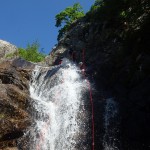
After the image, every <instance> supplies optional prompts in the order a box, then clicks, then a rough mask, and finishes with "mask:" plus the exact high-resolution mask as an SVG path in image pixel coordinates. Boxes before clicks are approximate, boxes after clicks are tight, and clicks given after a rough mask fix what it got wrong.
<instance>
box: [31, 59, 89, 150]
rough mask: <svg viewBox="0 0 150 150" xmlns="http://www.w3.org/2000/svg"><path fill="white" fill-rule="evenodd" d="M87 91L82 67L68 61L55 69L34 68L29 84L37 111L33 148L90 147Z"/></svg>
mask: <svg viewBox="0 0 150 150" xmlns="http://www.w3.org/2000/svg"><path fill="white" fill-rule="evenodd" d="M87 90H88V89H87V81H86V80H85V79H84V78H83V76H82V74H81V73H80V71H79V68H78V67H76V66H75V65H73V64H71V63H70V62H68V61H64V62H63V64H62V65H61V66H56V67H53V68H44V67H41V66H36V67H35V69H34V71H33V73H32V81H31V84H30V95H31V98H32V99H33V104H32V105H33V108H34V110H35V111H34V112H33V114H32V115H33V118H34V120H35V125H34V128H33V129H32V130H31V131H30V147H29V149H30V150H80V149H81V150H87V149H89V148H88V144H87V142H86V139H87V137H86V136H87V133H88V130H89V129H88V128H89V127H88V123H87V122H88V117H87V115H88V113H87V111H86V109H85V104H86V98H84V94H85V93H86V91H87Z"/></svg>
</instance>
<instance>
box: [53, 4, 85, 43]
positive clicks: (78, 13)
mask: <svg viewBox="0 0 150 150" xmlns="http://www.w3.org/2000/svg"><path fill="white" fill-rule="evenodd" d="M83 16H84V12H83V10H82V7H81V5H80V4H79V3H75V4H74V5H73V6H72V7H67V8H66V9H65V10H63V11H62V12H60V13H59V14H57V15H56V16H55V19H56V25H55V26H56V27H62V28H61V29H60V30H59V35H58V40H59V39H60V37H61V36H62V35H63V34H64V33H65V32H66V31H67V30H68V28H69V27H70V25H71V23H73V22H74V21H75V20H77V19H79V18H81V17H83Z"/></svg>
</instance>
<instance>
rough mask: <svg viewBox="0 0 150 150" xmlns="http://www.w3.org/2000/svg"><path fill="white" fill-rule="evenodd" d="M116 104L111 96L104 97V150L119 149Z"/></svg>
mask: <svg viewBox="0 0 150 150" xmlns="http://www.w3.org/2000/svg"><path fill="white" fill-rule="evenodd" d="M117 117H118V106H117V103H116V102H115V101H114V99H113V98H108V99H106V105H105V111H104V130H105V133H104V137H103V147H104V150H119V148H118V143H119V140H118V138H117V134H118V131H119V129H118V122H117Z"/></svg>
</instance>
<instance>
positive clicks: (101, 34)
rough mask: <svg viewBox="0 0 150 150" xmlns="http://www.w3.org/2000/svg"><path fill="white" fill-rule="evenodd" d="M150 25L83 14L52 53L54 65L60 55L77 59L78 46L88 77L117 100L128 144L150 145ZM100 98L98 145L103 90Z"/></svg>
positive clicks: (122, 133)
mask: <svg viewBox="0 0 150 150" xmlns="http://www.w3.org/2000/svg"><path fill="white" fill-rule="evenodd" d="M131 24H132V21H131ZM143 24H144V23H143ZM149 26H150V23H149V22H148V21H147V22H145V25H144V26H141V29H140V30H138V31H136V32H135V31H134V29H132V28H131V29H128V30H129V31H127V29H126V27H124V25H123V22H120V23H119V24H118V23H117V22H108V21H104V22H99V21H98V20H97V22H94V21H93V22H92V21H90V20H89V19H87V20H86V19H85V18H83V19H81V20H80V21H77V22H76V23H75V24H73V25H72V26H71V27H70V29H69V31H68V32H66V34H65V35H64V36H63V37H62V38H61V39H60V41H59V42H58V45H56V47H54V49H53V50H52V52H51V53H50V55H49V56H48V57H47V62H48V63H47V64H48V65H53V64H54V62H55V60H57V58H58V59H59V57H60V56H63V57H68V58H69V59H71V60H72V56H70V55H69V50H70V49H72V50H73V51H75V52H76V61H75V63H77V64H78V63H79V62H82V61H84V63H85V65H86V69H87V70H86V73H87V76H90V77H91V76H92V78H93V79H92V80H94V82H95V86H96V89H97V90H98V92H100V90H102V91H103V92H102V94H101V95H103V93H105V94H104V95H106V98H107V96H108V95H109V96H112V97H114V98H115V99H116V101H117V103H118V105H119V110H120V111H119V115H120V120H119V121H120V137H119V138H120V140H121V144H122V149H132V150H141V149H149V143H150V141H149V139H150V132H149V131H150V130H149V126H150V94H149V91H150V67H149V66H150V53H149V48H150V45H149V40H148V38H147V37H148V36H147V34H148V33H150V30H149ZM62 48H63V50H62ZM83 53H84V54H83ZM83 57H84V58H83ZM89 70H90V71H89ZM106 93H109V94H106ZM110 93H111V94H110ZM109 96H108V97H109ZM95 97H96V98H95V104H94V105H95V106H94V108H95V126H96V128H95V130H96V135H95V148H96V149H98V150H99V149H101V148H100V147H99V148H97V145H100V142H99V141H100V140H101V139H102V136H103V135H102V133H103V123H102V121H103V118H102V111H101V110H104V108H103V107H104V105H101V103H103V102H102V99H101V98H99V97H100V96H99V95H98V96H96V95H95ZM104 98H105V96H104ZM99 120H101V121H99ZM101 143H102V142H101Z"/></svg>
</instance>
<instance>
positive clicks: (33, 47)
mask: <svg viewBox="0 0 150 150" xmlns="http://www.w3.org/2000/svg"><path fill="white" fill-rule="evenodd" d="M38 49H39V44H38V43H37V42H34V43H32V44H28V45H27V48H25V49H24V48H19V49H18V51H19V56H20V57H22V58H24V59H25V60H27V61H32V62H41V61H43V60H44V57H45V56H44V54H42V53H40V52H39V51H38Z"/></svg>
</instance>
